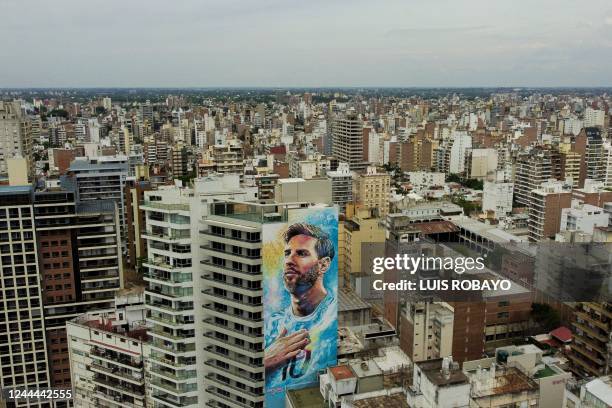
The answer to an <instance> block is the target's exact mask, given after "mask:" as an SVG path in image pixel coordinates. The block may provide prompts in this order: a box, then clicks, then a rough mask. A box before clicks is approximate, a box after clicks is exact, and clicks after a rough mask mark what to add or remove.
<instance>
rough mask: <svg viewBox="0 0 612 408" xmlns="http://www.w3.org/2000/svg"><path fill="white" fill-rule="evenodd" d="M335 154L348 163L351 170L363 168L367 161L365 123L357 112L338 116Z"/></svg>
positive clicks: (333, 147)
mask: <svg viewBox="0 0 612 408" xmlns="http://www.w3.org/2000/svg"><path fill="white" fill-rule="evenodd" d="M332 150H333V155H334V157H336V158H337V159H338V160H339V161H340V162H343V163H348V165H349V168H350V169H351V170H363V169H365V168H366V166H367V164H368V163H367V161H366V160H364V156H363V124H362V122H361V120H360V119H359V117H358V116H357V114H356V113H354V112H349V113H347V114H346V115H345V116H343V117H337V118H336V119H335V120H334V124H333V146H332Z"/></svg>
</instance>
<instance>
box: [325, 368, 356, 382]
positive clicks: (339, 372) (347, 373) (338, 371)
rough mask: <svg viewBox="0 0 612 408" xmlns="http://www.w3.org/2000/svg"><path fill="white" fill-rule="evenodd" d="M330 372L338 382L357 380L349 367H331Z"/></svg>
mask: <svg viewBox="0 0 612 408" xmlns="http://www.w3.org/2000/svg"><path fill="white" fill-rule="evenodd" d="M329 371H330V372H331V374H332V375H333V376H334V378H335V379H336V381H342V380H346V379H349V378H355V374H353V372H352V371H351V368H350V367H349V366H348V365H339V366H336V367H330V369H329Z"/></svg>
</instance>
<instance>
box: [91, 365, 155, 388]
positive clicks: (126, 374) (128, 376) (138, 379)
mask: <svg viewBox="0 0 612 408" xmlns="http://www.w3.org/2000/svg"><path fill="white" fill-rule="evenodd" d="M90 368H91V371H94V372H98V373H102V374H105V375H107V376H112V377H113V378H117V379H118V380H121V381H127V382H131V383H134V384H137V385H140V384H143V382H144V379H143V377H142V373H140V372H137V373H136V374H137V375H134V374H133V373H132V372H130V371H126V370H120V369H119V368H117V367H114V368H109V367H104V366H102V365H100V364H96V363H91V366H90Z"/></svg>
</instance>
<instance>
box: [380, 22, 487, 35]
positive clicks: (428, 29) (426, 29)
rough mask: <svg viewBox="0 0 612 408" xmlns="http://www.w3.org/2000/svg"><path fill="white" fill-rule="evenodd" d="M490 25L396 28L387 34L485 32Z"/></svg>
mask: <svg viewBox="0 0 612 408" xmlns="http://www.w3.org/2000/svg"><path fill="white" fill-rule="evenodd" d="M490 28H491V26H488V25H478V26H465V27H414V28H394V29H392V30H389V31H388V32H387V35H388V36H395V35H404V34H419V33H423V34H430V33H469V32H473V31H483V30H488V29H490Z"/></svg>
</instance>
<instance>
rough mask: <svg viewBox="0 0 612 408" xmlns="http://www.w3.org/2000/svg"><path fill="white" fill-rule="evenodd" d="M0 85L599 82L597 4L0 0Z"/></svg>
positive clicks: (606, 63) (608, 9) (603, 35)
mask: <svg viewBox="0 0 612 408" xmlns="http://www.w3.org/2000/svg"><path fill="white" fill-rule="evenodd" d="M0 13H1V14H2V19H1V23H0V87H35V86H52V87H69V86H70V87H88V86H117V87H147V86H160V87H190V86H194V87H207V86H279V87H280V86H305V87H314V86H612V1H611V0H397V1H395V0H389V1H385V0H346V1H345V0H216V1H208V0H199V1H198V0H163V1H162V0H147V1H144V0H143V1H141V0H138V1H137V0H104V1H86V0H54V1H51V0H28V1H25V0H0Z"/></svg>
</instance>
